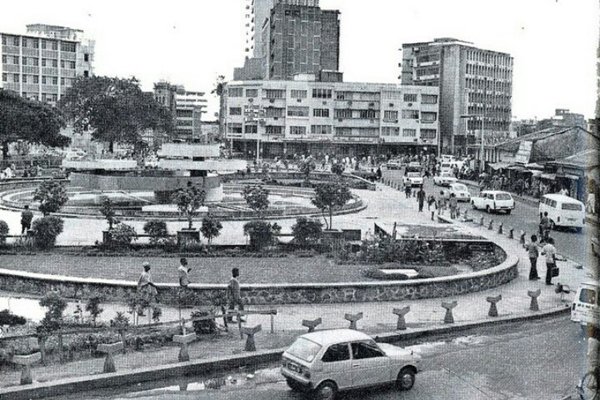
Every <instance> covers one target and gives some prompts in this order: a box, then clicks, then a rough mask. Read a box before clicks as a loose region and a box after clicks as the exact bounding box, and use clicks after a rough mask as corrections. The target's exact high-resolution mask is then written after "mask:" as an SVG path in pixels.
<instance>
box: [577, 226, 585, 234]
mask: <svg viewBox="0 0 600 400" xmlns="http://www.w3.org/2000/svg"><path fill="white" fill-rule="evenodd" d="M581 231H583V228H582V227H580V226H578V227H577V228H575V232H577V233H581Z"/></svg>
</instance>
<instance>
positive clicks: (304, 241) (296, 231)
mask: <svg viewBox="0 0 600 400" xmlns="http://www.w3.org/2000/svg"><path fill="white" fill-rule="evenodd" d="M292 233H293V235H294V240H295V242H296V243H298V245H300V246H302V247H308V246H309V245H311V244H315V243H317V242H318V241H319V239H320V238H321V236H322V235H323V224H322V223H321V221H318V220H315V219H308V218H306V217H299V218H297V219H296V224H294V225H293V226H292Z"/></svg>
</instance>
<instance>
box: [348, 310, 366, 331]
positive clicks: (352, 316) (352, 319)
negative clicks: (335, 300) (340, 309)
mask: <svg viewBox="0 0 600 400" xmlns="http://www.w3.org/2000/svg"><path fill="white" fill-rule="evenodd" d="M362 317H363V313H362V312H359V313H358V314H346V315H344V318H345V319H347V320H348V321H350V329H358V328H357V327H356V322H357V321H358V320H360V319H362Z"/></svg>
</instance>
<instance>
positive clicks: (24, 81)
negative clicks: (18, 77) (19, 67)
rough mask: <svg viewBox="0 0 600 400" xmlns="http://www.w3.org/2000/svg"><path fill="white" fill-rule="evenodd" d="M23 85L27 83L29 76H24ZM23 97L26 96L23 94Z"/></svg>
mask: <svg viewBox="0 0 600 400" xmlns="http://www.w3.org/2000/svg"><path fill="white" fill-rule="evenodd" d="M23 83H27V75H23ZM23 96H25V95H24V94H23ZM25 97H27V96H25Z"/></svg>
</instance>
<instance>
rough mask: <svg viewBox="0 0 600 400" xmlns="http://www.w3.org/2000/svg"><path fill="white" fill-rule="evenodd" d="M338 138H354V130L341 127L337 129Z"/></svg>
mask: <svg viewBox="0 0 600 400" xmlns="http://www.w3.org/2000/svg"><path fill="white" fill-rule="evenodd" d="M335 135H336V136H352V128H349V127H345V126H340V127H336V128H335Z"/></svg>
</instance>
